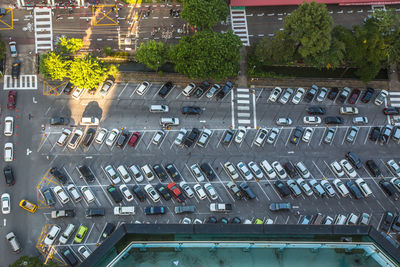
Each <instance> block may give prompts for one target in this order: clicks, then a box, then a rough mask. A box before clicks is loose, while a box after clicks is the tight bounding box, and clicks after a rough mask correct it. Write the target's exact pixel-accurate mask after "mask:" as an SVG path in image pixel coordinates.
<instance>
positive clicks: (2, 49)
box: [0, 34, 7, 59]
mask: <svg viewBox="0 0 400 267" xmlns="http://www.w3.org/2000/svg"><path fill="white" fill-rule="evenodd" d="M6 50H7V47H6V43H5V42H3V41H2V39H1V34H0V59H3V58H4V55H5V54H6Z"/></svg>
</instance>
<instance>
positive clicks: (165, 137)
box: [159, 131, 169, 148]
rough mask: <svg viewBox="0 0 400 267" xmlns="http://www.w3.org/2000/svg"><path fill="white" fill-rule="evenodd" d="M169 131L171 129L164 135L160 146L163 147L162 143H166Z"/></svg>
mask: <svg viewBox="0 0 400 267" xmlns="http://www.w3.org/2000/svg"><path fill="white" fill-rule="evenodd" d="M168 133H169V131H166V134H165V135H164V138H163V139H162V140H161V143H160V145H159V147H160V148H161V147H162V144H163V143H164V140H165V139H167V136H168Z"/></svg>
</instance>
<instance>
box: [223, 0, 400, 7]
mask: <svg viewBox="0 0 400 267" xmlns="http://www.w3.org/2000/svg"><path fill="white" fill-rule="evenodd" d="M306 2H311V1H310V0H306ZM315 2H317V3H322V2H323V3H325V4H327V5H329V4H338V5H393V4H400V0H380V1H379V0H315ZM301 3H303V0H231V3H230V5H231V6H233V7H235V6H297V5H300V4H301Z"/></svg>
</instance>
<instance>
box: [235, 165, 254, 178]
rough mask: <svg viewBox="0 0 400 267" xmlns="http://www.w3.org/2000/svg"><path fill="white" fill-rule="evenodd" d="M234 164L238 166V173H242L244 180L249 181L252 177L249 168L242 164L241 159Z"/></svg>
mask: <svg viewBox="0 0 400 267" xmlns="http://www.w3.org/2000/svg"><path fill="white" fill-rule="evenodd" d="M236 166H237V167H238V169H239V171H240V173H241V174H242V175H243V177H244V179H245V180H247V181H249V180H251V179H253V178H254V176H253V174H252V173H251V172H250V170H249V168H247V166H246V164H244V163H243V162H242V161H241V162H239V163H238V164H237V165H236Z"/></svg>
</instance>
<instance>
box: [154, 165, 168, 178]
mask: <svg viewBox="0 0 400 267" xmlns="http://www.w3.org/2000/svg"><path fill="white" fill-rule="evenodd" d="M153 171H154V172H155V174H156V175H157V177H158V178H159V179H160V181H165V180H167V179H168V175H167V173H166V172H165V171H164V169H163V167H162V166H161V165H160V164H156V165H154V166H153Z"/></svg>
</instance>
